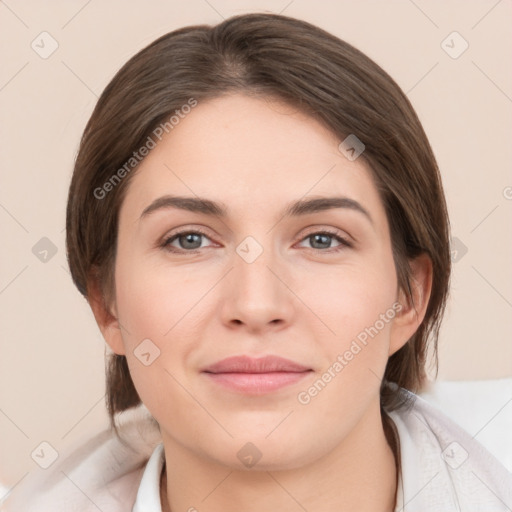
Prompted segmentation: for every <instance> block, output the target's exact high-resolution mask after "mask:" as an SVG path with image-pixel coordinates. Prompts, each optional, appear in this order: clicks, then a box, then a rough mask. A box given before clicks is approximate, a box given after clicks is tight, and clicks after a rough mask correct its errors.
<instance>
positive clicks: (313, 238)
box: [302, 230, 352, 252]
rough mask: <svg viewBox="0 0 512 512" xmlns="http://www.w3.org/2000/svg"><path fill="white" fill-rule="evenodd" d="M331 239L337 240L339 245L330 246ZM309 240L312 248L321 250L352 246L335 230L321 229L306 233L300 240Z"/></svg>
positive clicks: (337, 249)
mask: <svg viewBox="0 0 512 512" xmlns="http://www.w3.org/2000/svg"><path fill="white" fill-rule="evenodd" d="M332 239H334V240H336V241H337V242H339V245H337V246H335V247H331V243H332ZM305 240H309V241H310V243H311V244H312V247H311V248H312V249H317V250H320V251H322V252H336V251H340V250H343V249H344V248H346V247H352V244H351V243H350V242H349V241H348V240H346V239H345V238H343V237H342V236H340V235H339V233H338V232H337V231H329V230H323V231H318V232H314V233H310V234H308V235H307V236H306V237H305V238H303V239H302V241H305ZM329 249H330V250H329Z"/></svg>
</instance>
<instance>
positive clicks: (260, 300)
mask: <svg viewBox="0 0 512 512" xmlns="http://www.w3.org/2000/svg"><path fill="white" fill-rule="evenodd" d="M244 248H247V246H246V247H244V246H243V244H242V245H241V246H239V247H238V251H237V252H235V254H234V255H233V265H232V267H233V268H232V270H231V272H229V274H228V275H227V276H226V278H225V280H224V284H223V286H224V289H223V297H224V302H223V307H222V318H223V322H224V323H225V324H226V325H229V326H230V327H231V328H233V327H236V326H238V328H242V327H245V329H246V330H248V331H250V332H253V333H256V332H258V333H261V332H263V331H265V330H268V329H274V330H275V329H277V330H279V329H282V328H284V327H285V326H286V325H289V324H290V322H291V321H292V317H293V314H294V300H296V299H295V296H294V294H293V292H292V291H291V289H290V288H289V286H290V285H289V283H288V282H289V281H290V278H289V276H288V273H287V272H286V270H285V268H284V264H283V262H282V261H279V258H278V255H276V254H275V252H273V251H271V250H270V248H267V247H264V248H263V251H262V252H261V253H260V254H259V255H257V256H256V258H255V259H254V260H252V257H254V253H253V254H252V257H247V254H250V251H254V250H255V247H250V248H249V252H244ZM260 250H261V249H260ZM258 252H259V251H258Z"/></svg>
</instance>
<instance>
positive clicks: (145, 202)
mask: <svg viewBox="0 0 512 512" xmlns="http://www.w3.org/2000/svg"><path fill="white" fill-rule="evenodd" d="M67 246H68V259H69V265H70V270H71V274H72V276H73V280H74V282H75V284H76V285H77V287H78V289H79V290H80V292H81V293H82V294H83V295H84V296H85V297H86V298H87V300H88V301H89V304H90V306H91V308H92V310H93V312H94V315H95V318H96V321H97V323H98V325H99V327H100V329H101V331H102V333H103V336H104V338H105V340H106V342H107V344H108V346H109V347H110V349H111V350H112V354H111V355H110V356H109V361H108V367H107V387H108V389H107V397H108V401H107V405H108V410H109V414H110V417H111V421H112V427H113V429H114V430H115V429H116V428H117V425H116V419H117V420H118V419H119V418H122V417H123V416H126V414H127V412H128V413H129V412H130V411H131V412H132V413H133V416H134V417H135V418H134V419H133V418H131V419H132V420H133V421H131V422H130V421H128V422H127V423H126V424H125V426H124V427H123V432H124V433H125V434H126V436H125V437H124V444H122V442H121V441H119V442H118V441H117V440H115V441H111V442H110V444H101V443H103V440H100V439H99V438H98V440H97V443H96V444H95V445H94V444H93V445H91V446H90V447H89V448H87V450H92V453H93V455H94V454H95V456H91V455H90V456H89V457H86V454H85V453H83V452H84V451H86V450H85V449H84V450H82V452H81V453H77V454H75V456H74V457H72V458H71V459H69V460H68V461H67V462H66V463H67V466H58V468H59V469H61V472H60V474H59V472H58V469H57V466H56V469H55V470H54V471H53V473H52V475H53V476H52V478H50V479H48V481H47V482H46V483H45V484H44V485H41V487H40V493H39V494H38V496H37V499H36V500H35V503H30V504H29V503H28V502H23V507H25V508H23V510H43V508H44V507H46V508H45V509H48V507H53V508H51V509H52V510H60V509H62V510H71V509H73V510H89V509H90V510H97V509H100V510H102V511H104V512H106V511H110V510H116V511H128V510H133V511H164V512H165V511H173V512H174V511H178V510H180V511H181V510H189V511H192V510H199V511H201V510H209V511H217V510H219V511H220V510H222V511H229V510H241V509H243V510H247V511H263V510H269V509H271V508H272V509H278V510H284V511H292V510H307V511H308V512H314V511H320V510H322V511H323V510H333V511H334V510H357V511H373V512H376V511H382V512H391V511H398V510H406V511H421V512H427V511H436V512H439V511H441V510H442V511H451V510H463V511H477V510H485V511H501V510H503V511H504V510H510V508H511V507H512V495H511V489H512V480H511V477H510V475H509V473H508V472H507V471H506V470H505V469H504V468H503V467H502V466H501V465H500V464H499V462H498V461H496V460H495V459H494V458H493V457H492V456H491V455H490V454H488V453H487V452H486V451H485V450H484V449H483V448H482V447H481V446H480V445H479V444H478V443H477V442H476V441H475V440H473V439H472V438H471V437H470V436H469V435H468V434H466V433H465V432H464V431H462V429H460V428H459V427H457V426H456V425H454V424H453V423H452V422H450V421H449V420H448V419H447V418H445V417H444V416H442V415H441V414H440V413H439V412H437V411H436V410H435V409H433V408H432V407H430V406H428V405H427V404H426V403H425V402H423V401H422V400H421V399H420V398H418V397H417V396H416V395H415V393H417V392H418V391H420V390H421V389H422V386H423V385H424V384H425V381H426V378H425V364H426V354H427V348H428V347H429V346H430V348H431V349H432V351H433V353H434V354H435V347H436V341H437V334H438V330H439V325H440V321H441V318H442V314H443V310H444V307H445V303H446V298H447V294H448V286H449V276H450V249H449V222H448V216H447V209H446V204H445V199H444V194H443V190H442V185H441V180H440V176H439V172H438V168H437V165H436V161H435V158H434V155H433V153H432V150H431V148H430V145H429V143H428V140H427V138H426V135H425V133H424V131H423V129H422V127H421V124H420V122H419V120H418V118H417V116H416V114H415V112H414V110H413V108H412V106H411V105H410V103H409V101H408V100H407V98H406V96H405V95H404V94H403V92H402V91H401V90H400V89H399V87H398V86H397V85H396V83H395V82H394V81H393V80H392V79H391V78H390V77H389V75H387V74H386V73H385V72H384V71H383V70H382V69H381V68H380V67H378V66H377V65H376V64H375V63H374V62H372V61H371V60H370V59H369V58H368V57H366V56H365V55H363V54H362V53H361V52H359V51H358V50H356V49H355V48H353V47H352V46H350V45H349V44H347V43H345V42H343V41H341V40H339V39H337V38H336V37H334V36H332V35H330V34H328V33H326V32H324V31H323V30H321V29H319V28H317V27H314V26H312V25H310V24H308V23H306V22H303V21H299V20H296V19H293V18H289V17H284V16H278V15H271V14H250V15H243V16H237V17H233V18H230V19H228V20H226V21H224V22H223V23H221V24H219V25H217V26H214V27H209V26H194V27H186V28H183V29H180V30H176V31H174V32H171V33H169V34H167V35H165V36H163V37H161V38H159V39H158V40H157V41H155V42H154V43H152V44H151V45H149V46H148V47H147V48H145V49H144V50H142V51H141V52H139V53H138V54H137V55H135V56H134V57H133V58H132V59H130V60H129V61H128V62H127V63H126V64H125V65H124V66H123V68H122V69H121V70H120V71H119V72H118V73H117V75H116V76H115V77H114V79H113V80H112V81H111V82H110V84H109V85H108V86H107V88H106V89H105V91H104V92H103V94H102V96H101V97H100V99H99V101H98V104H97V106H96V108H95V111H94V112H93V114H92V116H91V119H90V120H89V123H88V125H87V127H86V129H85V132H84V135H83V138H82V141H81V146H80V150H79V153H78V156H77V159H76V164H75V170H74V174H73V179H72V183H71V187H70V191H69V202H68V210H67ZM429 344H430V345H429ZM141 404H143V405H141ZM144 436H145V437H144ZM141 437H144V438H148V439H149V441H148V443H147V445H144V443H143V442H141V441H140V438H141ZM98 446H102V447H103V448H101V449H99V448H98ZM147 446H150V447H151V448H150V450H149V451H150V453H149V452H148V449H147ZM105 447H106V448H105ZM102 450H103V451H102ZM130 450H131V451H130ZM149 455H150V457H149V460H148V456H149ZM62 468H68V469H65V470H64V469H62ZM84 468H85V472H84V471H82V473H80V469H82V470H83V469H84ZM73 470H76V471H77V472H76V473H75V474H72V473H70V471H73ZM80 474H81V475H82V477H80V478H82V480H80V478H78V476H77V475H80ZM84 475H86V476H84ZM14 499H15V497H13V500H12V503H13V505H12V506H14V504H15V501H14ZM8 504H9V502H7V505H8ZM73 507H74V508H73ZM11 509H12V510H14V508H11ZM11 509H9V508H7V509H6V510H11ZM18 510H21V509H20V508H19V509H18Z"/></svg>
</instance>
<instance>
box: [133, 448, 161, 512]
mask: <svg viewBox="0 0 512 512" xmlns="http://www.w3.org/2000/svg"><path fill="white" fill-rule="evenodd" d="M164 462H165V452H164V445H163V443H159V444H158V445H157V446H156V448H155V449H154V450H153V453H152V454H151V457H150V458H149V460H148V462H147V465H146V469H145V470H144V474H143V475H142V480H141V481H140V485H139V491H138V493H137V499H136V500H135V503H134V505H133V508H132V512H148V511H151V512H162V502H161V501H160V478H161V476H162V469H163V467H164Z"/></svg>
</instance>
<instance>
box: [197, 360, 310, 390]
mask: <svg viewBox="0 0 512 512" xmlns="http://www.w3.org/2000/svg"><path fill="white" fill-rule="evenodd" d="M312 371H313V370H312V369H311V368H308V367H307V366H304V365H301V364H299V363H296V362H294V361H291V360H289V359H284V358H282V357H278V356H266V357H260V358H252V357H249V356H234V357H228V358H227V359H223V360H222V361H218V362H216V363H214V364H212V365H210V366H208V367H206V368H204V369H203V370H202V372H201V373H202V374H203V375H205V376H206V377H207V378H208V379H210V381H211V382H213V383H214V384H216V385H219V386H222V387H224V388H227V389H229V390H231V391H235V392H238V393H244V394H252V395H263V394H266V393H271V392H273V391H277V390H279V389H281V388H284V387H287V386H290V385H292V384H295V383H297V382H299V381H301V380H302V379H304V378H305V377H306V376H307V375H309V374H310V373H311V372H312Z"/></svg>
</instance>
